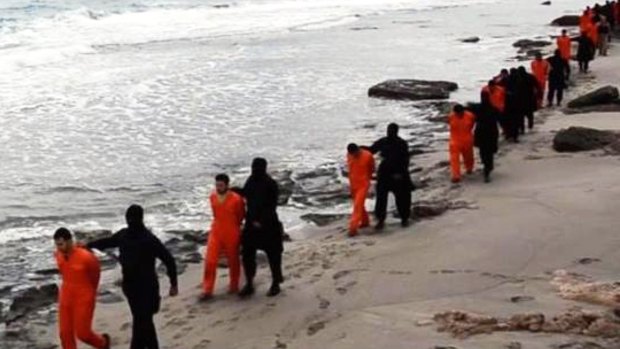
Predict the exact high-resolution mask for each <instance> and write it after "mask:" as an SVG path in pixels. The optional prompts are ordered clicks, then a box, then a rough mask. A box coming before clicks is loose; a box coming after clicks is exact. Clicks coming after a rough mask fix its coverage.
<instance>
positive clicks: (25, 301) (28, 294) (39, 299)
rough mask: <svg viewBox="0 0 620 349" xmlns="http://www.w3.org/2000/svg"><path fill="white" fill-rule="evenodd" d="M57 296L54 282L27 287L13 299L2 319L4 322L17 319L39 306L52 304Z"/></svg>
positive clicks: (56, 287)
mask: <svg viewBox="0 0 620 349" xmlns="http://www.w3.org/2000/svg"><path fill="white" fill-rule="evenodd" d="M57 298H58V286H56V284H46V285H42V286H36V287H31V288H28V289H26V290H25V291H23V292H21V293H20V294H18V295H17V297H15V298H14V299H13V302H12V303H11V306H10V307H9V312H8V314H7V316H6V317H5V319H4V320H5V322H6V323H11V322H14V321H16V320H19V319H21V318H23V317H25V316H26V315H28V314H30V313H31V312H33V311H35V310H37V309H39V308H43V307H47V306H50V305H52V304H54V303H55V302H56V299H57Z"/></svg>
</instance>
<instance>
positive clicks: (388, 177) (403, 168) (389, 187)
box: [369, 123, 414, 230]
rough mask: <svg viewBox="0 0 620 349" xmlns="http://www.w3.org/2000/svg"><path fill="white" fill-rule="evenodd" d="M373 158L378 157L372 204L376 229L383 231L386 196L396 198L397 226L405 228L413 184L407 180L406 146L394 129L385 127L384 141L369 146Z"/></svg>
mask: <svg viewBox="0 0 620 349" xmlns="http://www.w3.org/2000/svg"><path fill="white" fill-rule="evenodd" d="M369 150H370V151H371V152H372V153H373V154H377V153H380V154H381V158H382V161H381V164H380V165H379V171H378V175H377V197H376V203H375V216H376V218H377V226H376V229H378V230H380V229H383V227H384V225H385V218H386V215H387V200H388V194H389V193H390V192H392V193H393V194H394V196H395V197H396V208H397V210H398V214H399V216H400V220H401V225H402V226H403V227H407V226H408V225H409V217H410V216H411V191H412V190H413V189H414V188H413V183H412V182H411V177H410V176H409V146H408V145H407V142H406V141H405V140H404V139H402V138H400V137H399V136H398V125H396V124H394V123H392V124H389V125H388V128H387V137H384V138H381V139H379V140H378V141H376V142H375V143H374V144H373V145H371V146H370V148H369Z"/></svg>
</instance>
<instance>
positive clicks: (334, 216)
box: [301, 213, 349, 227]
mask: <svg viewBox="0 0 620 349" xmlns="http://www.w3.org/2000/svg"><path fill="white" fill-rule="evenodd" d="M347 217H349V215H347V214H344V213H308V214H305V215H303V216H301V219H303V220H304V221H307V222H312V223H314V224H315V225H316V226H318V227H324V226H327V225H330V224H332V223H335V222H337V221H340V220H343V219H347Z"/></svg>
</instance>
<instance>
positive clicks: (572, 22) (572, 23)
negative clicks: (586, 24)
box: [551, 15, 579, 27]
mask: <svg viewBox="0 0 620 349" xmlns="http://www.w3.org/2000/svg"><path fill="white" fill-rule="evenodd" d="M551 25H553V26H556V27H577V26H579V16H577V15H568V16H562V17H560V18H556V19H554V20H553V21H552V22H551Z"/></svg>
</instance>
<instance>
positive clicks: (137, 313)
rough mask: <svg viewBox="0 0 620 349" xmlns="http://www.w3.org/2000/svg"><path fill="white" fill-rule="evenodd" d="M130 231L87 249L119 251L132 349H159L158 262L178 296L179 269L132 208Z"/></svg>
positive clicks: (140, 212)
mask: <svg viewBox="0 0 620 349" xmlns="http://www.w3.org/2000/svg"><path fill="white" fill-rule="evenodd" d="M125 218H126V220H127V228H124V229H122V230H120V231H119V232H117V233H116V234H114V235H112V236H111V237H109V238H104V239H101V240H96V241H93V242H91V243H89V244H87V245H86V246H87V247H88V248H90V249H97V250H100V251H103V250H106V249H110V248H118V249H119V260H120V263H121V268H122V273H123V293H124V294H125V297H127V302H128V303H129V308H130V309H131V315H132V316H133V331H132V337H131V346H130V348H131V349H158V348H159V343H158V341H157V333H156V331H155V324H154V323H153V316H154V315H155V314H157V313H158V312H159V306H160V300H161V298H160V295H159V281H158V278H157V272H156V270H155V259H159V260H161V261H162V262H163V263H164V264H165V265H166V270H167V271H168V278H169V279H170V291H169V295H170V296H171V297H174V296H176V295H177V294H178V292H179V291H178V286H177V268H176V264H175V261H174V257H172V255H171V254H170V252H169V251H168V249H166V247H165V246H164V245H163V244H162V243H161V241H160V240H159V239H158V238H157V237H156V236H155V235H153V233H151V232H150V231H149V230H148V229H147V228H146V227H145V226H144V222H143V218H144V211H143V210H142V207H140V206H138V205H132V206H130V207H129V209H127V213H126V214H125Z"/></svg>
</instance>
